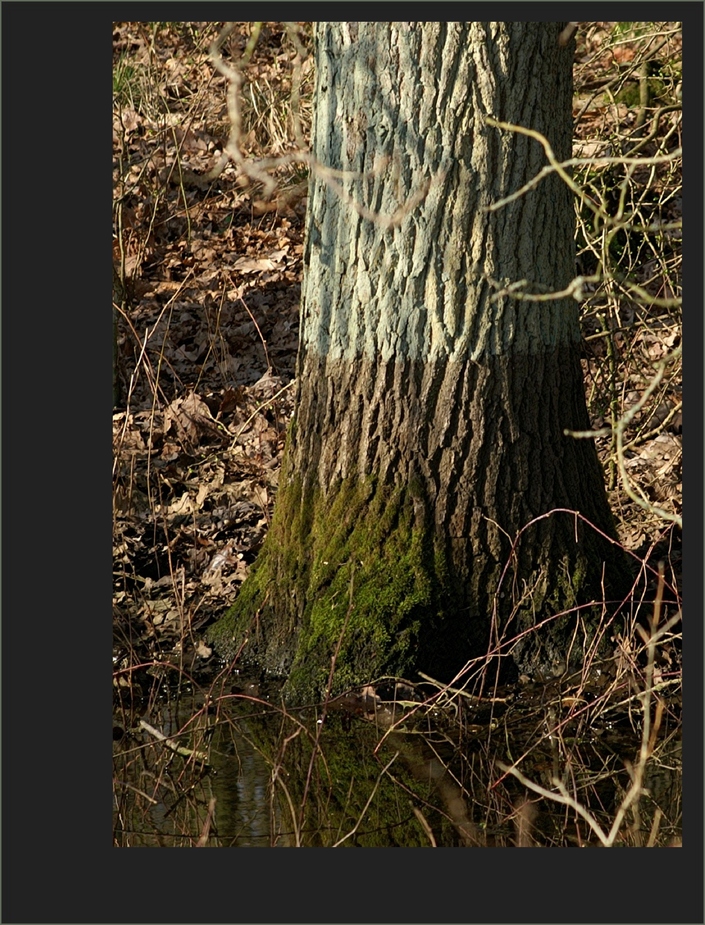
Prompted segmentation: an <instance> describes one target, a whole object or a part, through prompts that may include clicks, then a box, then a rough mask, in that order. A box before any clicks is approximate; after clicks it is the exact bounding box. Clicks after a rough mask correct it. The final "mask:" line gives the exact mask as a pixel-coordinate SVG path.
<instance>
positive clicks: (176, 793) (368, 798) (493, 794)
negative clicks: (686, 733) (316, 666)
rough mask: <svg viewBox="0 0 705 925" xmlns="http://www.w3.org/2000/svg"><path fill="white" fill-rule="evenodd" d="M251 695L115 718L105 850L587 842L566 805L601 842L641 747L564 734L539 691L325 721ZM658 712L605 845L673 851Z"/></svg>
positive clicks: (676, 736)
mask: <svg viewBox="0 0 705 925" xmlns="http://www.w3.org/2000/svg"><path fill="white" fill-rule="evenodd" d="M252 690H253V693H250V694H244V693H240V694H232V693H227V694H224V695H223V696H221V697H219V698H214V700H213V702H211V703H210V705H209V706H208V707H206V706H205V705H204V704H205V701H204V698H203V697H202V696H196V695H186V696H181V697H179V698H177V699H175V700H170V701H168V702H164V703H161V704H158V705H156V706H155V705H152V707H151V708H150V709H148V710H147V709H144V708H143V709H142V711H141V712H140V711H136V712H134V713H133V714H131V715H129V714H128V713H127V712H126V711H125V710H124V709H120V710H118V711H117V712H116V714H115V718H114V723H115V726H116V728H118V729H125V734H124V735H122V736H121V737H119V738H118V740H117V741H115V743H114V776H115V804H114V844H115V845H116V846H121V847H151V846H159V847H193V846H196V845H200V846H202V847H206V846H207V847H296V846H318V847H428V846H437V847H505V846H507V847H509V846H522V847H524V846H525V847H529V846H545V847H567V846H576V847H584V846H594V845H599V844H600V838H599V837H598V836H597V835H596V829H595V828H594V827H591V825H590V824H588V822H587V821H586V820H585V818H584V815H583V814H582V813H581V812H580V811H579V810H578V809H577V808H576V807H578V806H579V807H580V808H581V809H584V810H586V811H587V813H588V814H589V816H590V818H591V819H592V820H593V821H594V823H595V824H596V826H597V827H599V829H600V830H601V831H602V832H603V834H606V833H609V831H610V828H611V827H612V824H613V822H614V819H615V816H616V815H617V813H618V812H619V809H620V806H622V805H623V802H624V800H625V796H626V794H627V793H628V791H629V789H630V787H631V784H632V780H631V778H630V772H629V770H628V767H627V764H626V762H632V764H633V763H634V762H635V760H636V755H637V753H638V748H639V742H640V733H639V731H638V729H637V728H635V727H634V726H633V723H634V717H633V716H632V717H631V720H630V717H629V715H628V714H625V715H620V716H614V717H612V718H611V719H605V720H604V721H601V722H599V723H598V722H594V723H592V724H587V723H586V722H584V721H583V722H581V720H580V713H579V711H578V712H577V714H576V715H577V717H578V718H577V719H576V721H575V722H574V723H572V724H571V723H570V722H566V721H565V716H566V711H569V710H570V709H573V710H575V704H570V703H568V701H569V698H563V700H565V701H566V703H564V702H563V700H561V699H558V700H556V699H555V698H553V699H552V698H551V697H550V696H548V695H547V694H546V690H547V689H544V690H542V692H541V696H540V697H539V696H532V697H529V696H527V695H526V693H524V695H523V699H522V697H521V696H520V697H516V698H511V697H510V698H507V700H512V701H513V702H512V705H511V707H508V706H507V704H506V703H503V704H497V705H496V706H494V707H490V708H489V709H487V708H485V709H484V710H480V709H474V710H473V711H472V714H471V715H470V713H468V711H467V710H466V711H465V713H466V714H467V715H463V711H462V710H459V711H458V714H459V715H450V714H449V713H448V711H446V710H443V711H441V710H437V711H435V713H434V712H428V711H426V712H425V713H422V712H421V711H420V710H418V709H417V710H415V711H414V710H409V706H408V705H407V708H406V714H407V715H406V716H405V715H404V712H403V711H402V712H399V711H397V712H396V713H392V712H391V711H390V706H389V705H388V704H383V703H378V702H377V701H373V700H371V699H370V698H368V699H367V700H366V699H365V698H358V699H357V700H356V701H353V700H349V701H348V702H344V703H342V704H337V705H331V707H330V709H329V711H328V713H327V715H326V716H325V719H324V722H321V721H320V720H321V719H322V718H323V717H322V715H321V713H317V712H316V711H315V710H309V711H306V712H301V711H286V710H284V709H283V708H281V707H275V706H273V705H272V702H270V703H268V702H266V700H265V699H264V697H265V696H266V695H261V696H260V698H259V699H258V697H257V696H254V694H256V693H258V692H256V691H255V690H254V689H252ZM273 702H276V696H274V697H273ZM334 707H335V708H334ZM397 710H398V708H397ZM408 714H411V715H408ZM670 716H671V715H670V714H669V712H668V711H666V713H665V719H664V720H663V721H662V723H661V730H660V736H659V741H658V743H657V746H656V748H655V749H654V755H653V756H652V758H651V759H650V761H649V763H648V764H647V766H646V770H645V774H644V780H643V782H642V786H643V788H644V791H645V792H644V793H643V794H642V796H641V798H640V799H639V800H638V801H635V802H634V803H632V804H631V808H629V809H627V812H626V813H625V814H624V821H623V823H622V825H621V826H620V830H619V836H618V838H617V839H616V841H615V844H616V845H618V844H623V845H628V846H636V845H647V844H653V845H658V846H665V845H672V844H678V843H679V841H680V837H681V785H682V770H681V752H680V725H679V723H678V722H676V721H675V714H673V718H669V717H670ZM568 718H569V719H570V715H568ZM637 718H638V717H637ZM470 720H473V722H471V721H470ZM141 723H142V725H141ZM144 723H146V724H147V726H145V725H144ZM150 730H151V731H150ZM157 735H160V736H164V737H166V741H165V740H163V739H161V738H157ZM176 748H180V749H181V751H182V753H181V754H179V753H178V752H176V751H175V749H176ZM508 767H515V768H516V771H517V772H518V773H520V774H521V779H517V778H516V777H515V776H513V775H512V773H508V772H507V768H508ZM529 785H531V786H529ZM551 794H552V795H553V796H550V795H551ZM556 798H560V800H561V801H560V802H557V799H556ZM571 801H572V803H571Z"/></svg>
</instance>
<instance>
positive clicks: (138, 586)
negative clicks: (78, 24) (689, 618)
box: [113, 22, 682, 684]
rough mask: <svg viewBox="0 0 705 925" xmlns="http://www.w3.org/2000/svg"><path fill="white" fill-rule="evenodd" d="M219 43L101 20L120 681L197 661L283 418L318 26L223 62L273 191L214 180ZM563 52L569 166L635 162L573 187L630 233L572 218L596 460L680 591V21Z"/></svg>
mask: <svg viewBox="0 0 705 925" xmlns="http://www.w3.org/2000/svg"><path fill="white" fill-rule="evenodd" d="M223 25H224V24H223V23H208V22H189V23H142V22H140V23H137V22H121V23H115V24H114V31H113V48H114V104H113V105H114V108H113V175H114V235H113V266H114V277H113V299H114V305H113V311H114V317H115V323H116V352H115V371H116V377H115V397H114V414H113V433H114V467H113V499H114V515H113V535H114V627H115V633H114V638H115V650H114V667H115V671H116V678H118V679H119V683H121V684H127V683H129V679H130V678H131V677H132V671H133V669H134V667H135V666H136V665H137V664H138V663H145V662H150V661H151V662H155V661H161V660H165V661H171V662H173V661H174V659H176V660H177V662H178V663H179V664H180V665H181V667H182V668H185V669H187V670H192V669H196V668H197V667H198V666H202V665H207V664H208V661H209V659H210V658H211V656H212V653H211V650H210V648H209V647H208V646H207V645H206V644H205V643H204V641H203V631H204V629H205V627H206V626H207V625H209V624H210V623H212V622H213V621H214V620H216V619H217V618H218V617H219V616H221V615H222V614H223V612H224V611H225V609H226V608H227V607H228V606H229V605H230V604H231V603H232V601H233V598H234V597H235V596H236V594H237V591H238V588H239V586H240V585H241V583H242V582H243V580H244V579H245V577H246V575H247V573H248V570H249V568H250V566H251V565H252V563H253V562H254V560H255V558H256V555H257V551H258V549H259V548H260V546H261V543H262V541H263V539H264V536H265V535H266V532H267V528H268V525H269V522H270V519H271V516H272V511H273V505H274V500H275V497H276V492H277V479H278V475H279V467H280V462H281V454H282V449H283V446H284V439H285V433H286V428H287V424H288V422H289V420H290V417H291V414H292V409H293V397H294V383H295V379H294V377H295V371H296V353H297V345H298V325H299V315H298V312H299V297H300V280H301V273H302V254H303V238H304V218H305V211H306V187H305V182H306V176H307V173H306V169H305V165H304V164H302V163H301V162H300V161H297V160H296V159H295V157H291V155H292V153H294V152H295V151H296V150H297V138H296V133H297V131H299V133H300V134H299V139H298V141H299V142H300V141H301V136H303V139H304V140H305V139H306V138H307V137H308V128H309V125H310V120H311V90H312V59H311V57H307V56H306V51H307V49H308V48H309V47H310V29H309V28H308V26H309V24H304V23H301V24H289V27H291V26H292V25H298V27H300V28H299V29H298V30H297V31H296V32H295V33H294V32H293V31H292V29H291V28H287V24H284V23H262V24H261V29H260V31H259V33H258V35H257V42H256V44H255V45H254V48H252V47H251V46H252V40H253V38H254V36H255V29H256V27H257V25H258V24H253V23H237V24H235V28H234V30H233V31H232V33H231V35H230V36H229V38H228V40H227V42H226V44H225V45H224V46H223V55H224V58H225V60H227V61H228V62H229V63H230V64H231V65H235V64H236V63H237V62H238V61H239V62H240V65H239V69H238V72H237V73H239V74H240V77H241V80H242V87H241V93H240V105H239V112H238V113H237V117H238V118H239V120H240V125H239V129H238V132H237V135H238V143H239V148H240V151H241V152H242V155H243V157H244V158H246V159H250V162H252V159H256V158H262V157H266V158H270V159H274V163H273V164H272V165H271V166H269V167H268V168H267V170H268V174H269V175H270V176H271V177H272V178H273V179H274V180H275V181H276V188H275V190H274V192H273V193H268V190H267V189H266V188H265V185H263V184H262V183H261V182H257V179H256V177H254V175H253V173H252V172H250V175H249V176H248V172H247V171H246V170H243V169H242V168H241V166H240V167H238V166H237V165H236V164H235V163H233V160H232V159H230V160H228V162H227V164H226V165H225V166H224V169H222V170H221V171H220V172H219V173H218V175H217V176H211V177H208V176H207V175H208V174H209V172H213V173H215V172H216V171H214V168H215V167H216V165H217V164H218V162H219V158H220V154H221V152H222V151H223V150H224V148H225V146H226V144H227V142H228V138H229V137H230V134H231V131H232V100H231V111H230V113H229V111H228V81H227V79H226V77H225V76H224V75H223V74H221V73H219V72H218V71H217V70H216V69H215V68H214V66H213V64H212V61H211V59H210V58H209V47H210V45H211V43H212V42H213V41H214V39H215V38H216V37H217V35H218V33H219V31H220V29H221V27H222V26H223ZM582 25H584V26H585V27H586V28H585V30H583V29H582ZM627 27H629V28H627ZM635 27H637V28H635ZM577 42H578V47H577V52H576V63H575V90H576V92H575V118H576V128H575V155H576V156H578V157H582V158H594V157H599V156H602V157H604V156H610V157H612V158H616V157H619V156H622V155H624V156H628V155H632V156H635V157H636V156H638V157H639V158H643V159H645V161H644V163H643V164H641V165H638V166H636V167H628V166H625V165H619V164H615V163H614V162H611V163H597V164H595V163H592V164H584V165H582V166H580V167H577V168H576V169H575V171H574V177H575V179H576V182H578V183H579V184H581V185H582V188H583V189H585V190H586V192H588V194H589V195H590V197H592V199H593V200H596V201H598V202H602V203H603V204H604V206H605V209H606V210H607V212H608V213H609V214H610V215H611V216H615V215H618V212H619V209H620V208H621V209H622V210H623V212H624V213H625V214H627V213H631V216H632V218H631V223H632V224H631V227H630V226H629V225H628V224H627V223H626V222H625V223H623V224H619V222H617V224H616V225H614V228H613V231H614V233H613V234H611V233H610V234H608V233H607V232H606V231H605V229H604V228H603V229H600V228H598V227H596V223H595V222H594V221H593V220H592V213H591V212H590V210H589V208H587V207H586V208H583V209H581V210H580V214H579V221H578V226H579V266H578V271H576V272H580V273H581V274H583V275H584V276H586V277H588V282H586V284H585V302H584V304H583V306H582V309H581V321H582V325H583V333H584V348H585V349H584V360H583V363H584V372H585V383H586V394H587V398H588V407H589V411H590V414H591V419H592V423H593V426H594V427H595V428H596V429H600V428H607V429H608V430H609V433H606V434H605V435H604V436H602V437H599V438H598V440H597V445H598V448H599V452H600V455H601V459H602V462H603V464H604V466H605V471H606V473H607V476H608V479H609V491H610V500H611V504H612V507H613V510H614V512H615V515H616V517H617V519H618V524H619V535H620V539H621V541H622V543H623V544H624V546H625V548H627V549H628V550H630V551H631V552H633V553H634V554H635V556H637V557H638V558H639V560H641V561H642V562H643V563H645V564H649V565H651V566H653V567H654V568H655V567H656V564H657V563H658V562H659V561H662V562H664V563H665V578H666V581H667V583H668V584H669V585H670V586H671V587H672V588H673V589H676V591H677V593H678V595H679V594H680V586H681V536H680V528H679V526H678V524H677V520H678V517H679V514H680V510H681V474H680V473H681V400H682V386H681V364H680V358H679V352H678V349H679V345H680V340H681V315H680V298H679V297H680V286H681V278H680V274H681V235H680V231H679V222H680V215H681V204H682V192H681V167H680V158H679V157H678V156H677V154H674V152H675V151H676V149H677V148H678V147H679V146H680V144H681V138H680V130H681V111H680V80H681V76H680V67H681V65H680V61H681V35H680V31H679V24H678V23H638V24H633V23H629V24H618V23H590V24H581V29H580V30H579V32H578V36H577ZM292 88H293V89H294V91H295V92H294V93H293V96H292ZM648 159H651V161H649V160H648ZM204 178H205V179H204ZM620 197H621V198H620ZM637 226H638V228H637ZM639 229H642V230H639ZM643 229H646V231H645V230H643ZM598 276H599V279H598ZM590 278H592V279H593V281H592V282H590V281H589V280H590ZM659 377H660V378H659ZM657 380H658V381H657ZM628 414H630V415H631V417H629V419H627V418H626V417H625V415H628ZM615 426H619V427H621V431H622V433H623V441H622V444H623V445H622V447H621V448H620V447H619V446H618V445H617V440H616V437H615V430H614V428H615ZM620 469H621V471H620ZM625 475H626V476H627V477H628V485H625V478H624V477H625Z"/></svg>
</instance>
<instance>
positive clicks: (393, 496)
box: [210, 479, 448, 695]
mask: <svg viewBox="0 0 705 925" xmlns="http://www.w3.org/2000/svg"><path fill="white" fill-rule="evenodd" d="M419 491H420V488H419V486H416V487H415V494H414V498H417V499H418V496H419ZM417 503H418V502H417ZM447 575H448V568H447V565H446V563H445V561H444V557H443V555H442V553H441V552H440V550H438V549H436V548H434V545H433V538H432V536H431V535H430V533H429V531H428V530H427V529H426V527H425V526H424V525H423V524H421V525H420V524H419V523H418V522H417V519H416V518H415V515H414V500H413V499H412V497H411V493H410V491H409V490H408V488H402V487H398V488H395V489H388V488H383V487H381V486H380V485H379V484H378V483H377V482H376V481H375V480H372V479H365V480H360V481H357V482H356V481H354V480H346V481H343V482H340V483H339V484H338V485H337V486H335V487H333V488H332V489H331V490H330V491H329V492H328V494H327V495H326V496H325V497H324V496H323V495H322V493H321V492H320V491H318V490H316V489H313V488H306V487H305V486H304V485H303V484H302V483H301V481H299V480H293V481H291V482H290V483H289V484H288V485H287V484H286V483H284V484H283V486H282V488H281V489H280V492H279V496H278V498H277V509H276V512H275V517H274V521H273V523H272V527H271V529H270V532H269V535H268V537H267V540H266V542H265V544H264V546H263V548H262V551H261V552H260V557H259V559H258V562H257V564H256V566H255V567H254V569H253V571H252V573H251V575H250V576H249V577H248V579H247V581H246V582H245V584H244V585H243V587H242V589H241V591H240V594H239V596H238V598H237V600H236V602H235V604H234V606H233V607H232V608H231V610H230V611H229V613H228V614H227V615H226V617H225V618H224V619H223V620H221V621H220V623H219V624H217V625H216V627H215V628H214V629H213V630H212V631H211V633H210V638H211V639H212V641H213V642H214V643H215V644H216V645H217V646H218V648H219V650H221V651H222V650H223V649H224V648H225V650H226V652H227V654H230V655H232V654H234V652H236V651H238V650H239V648H240V647H241V646H242V644H243V642H244V640H245V639H247V646H246V650H245V651H247V652H248V653H249V654H250V655H251V656H252V657H253V659H254V660H256V661H258V662H259V663H260V664H262V665H263V666H264V667H265V668H268V669H269V670H270V671H273V672H277V673H278V672H279V671H280V670H282V671H285V672H286V673H287V674H288V675H289V680H288V684H287V687H288V689H289V691H290V692H298V693H300V694H301V695H310V694H311V693H312V692H314V691H315V692H316V693H317V694H320V693H322V692H323V691H324V689H325V687H326V685H327V681H328V675H329V672H330V666H331V658H332V656H333V655H334V653H337V655H336V671H335V679H334V684H333V691H334V692H337V691H339V690H342V689H344V688H346V687H349V686H351V685H354V684H360V683H365V682H368V681H369V680H371V679H372V678H374V677H375V676H377V675H381V674H387V673H395V674H404V673H405V672H408V671H410V670H411V668H412V666H413V665H414V663H415V661H416V658H417V655H418V648H419V635H420V630H421V626H422V624H423V622H424V621H425V620H428V619H429V618H432V617H433V616H434V615H437V614H438V613H439V612H440V611H441V610H442V608H443V602H444V600H445V599H446V598H447V596H448V595H447V589H446V588H445V587H444V584H445V582H446V581H447ZM258 633H259V635H258Z"/></svg>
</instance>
